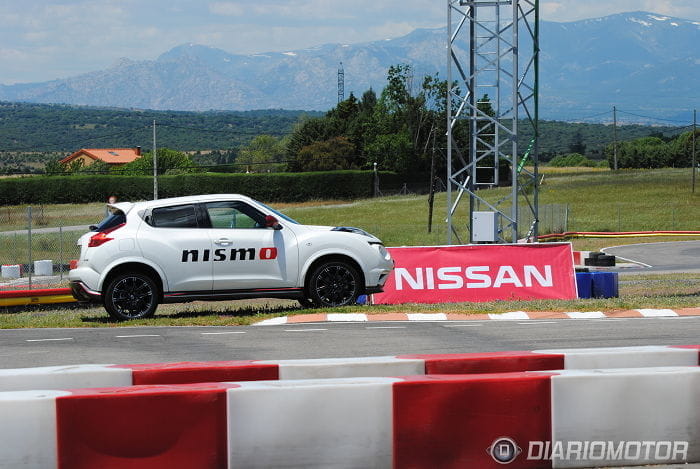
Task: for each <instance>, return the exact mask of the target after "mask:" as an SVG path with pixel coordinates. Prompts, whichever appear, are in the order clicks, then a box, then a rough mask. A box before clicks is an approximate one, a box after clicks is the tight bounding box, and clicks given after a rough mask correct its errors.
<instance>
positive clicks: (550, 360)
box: [398, 352, 564, 375]
mask: <svg viewBox="0 0 700 469" xmlns="http://www.w3.org/2000/svg"><path fill="white" fill-rule="evenodd" d="M398 358H406V359H420V360H425V374H426V375H442V374H444V375H459V374H472V373H510V372H515V371H538V370H563V369H564V354H560V353H557V354H545V353H533V352H487V353H456V354H444V355H401V356H399V357H398Z"/></svg>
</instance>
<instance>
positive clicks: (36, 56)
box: [0, 0, 700, 84]
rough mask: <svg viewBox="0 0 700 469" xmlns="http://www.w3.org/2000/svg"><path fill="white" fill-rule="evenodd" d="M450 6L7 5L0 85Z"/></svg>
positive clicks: (269, 43) (138, 0) (556, 12)
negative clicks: (186, 48)
mask: <svg viewBox="0 0 700 469" xmlns="http://www.w3.org/2000/svg"><path fill="white" fill-rule="evenodd" d="M446 5H447V2H446V0H402V1H398V0H350V1H344V2H343V1H338V0H287V1H280V0H276V1H272V0H250V1H248V0H237V1H233V0H231V1H206V0H52V1H49V0H22V1H19V0H3V2H1V3H0V84H13V83H26V82H36V81H48V80H51V79H55V78H65V77H69V76H73V75H77V74H80V73H85V72H89V71H93V70H101V69H104V68H107V67H109V66H110V65H112V64H113V63H115V62H116V61H117V60H119V59H120V58H122V57H127V58H130V59H134V60H148V59H155V58H156V57H157V56H158V55H160V54H161V53H163V52H165V51H167V50H169V49H171V48H172V47H174V46H176V45H179V44H183V43H197V44H204V45H208V46H212V47H218V48H220V49H224V50H226V51H228V52H232V53H242V54H246V53H257V52H266V51H285V50H294V49H302V48H305V47H310V46H315V45H320V44H325V43H357V42H364V41H373V40H378V39H385V38H391V37H398V36H402V35H404V34H407V33H408V32H410V31H412V30H413V29H415V28H425V27H428V28H432V27H440V26H444V24H445V17H446V8H447V7H446ZM540 9H541V16H542V18H543V19H544V20H548V21H575V20H579V19H585V18H595V17H599V16H605V15H608V14H613V13H620V12H625V11H639V10H644V11H650V12H654V13H660V14H664V15H669V16H675V17H680V18H687V19H692V20H700V1H698V0H540Z"/></svg>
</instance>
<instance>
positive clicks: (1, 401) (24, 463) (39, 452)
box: [0, 391, 70, 468]
mask: <svg viewBox="0 0 700 469" xmlns="http://www.w3.org/2000/svg"><path fill="white" fill-rule="evenodd" d="M67 395H70V393H69V392H65V391H22V392H0V415H2V418H0V441H2V444H0V467H7V468H11V467H21V468H45V467H46V468H51V467H57V466H58V458H57V449H56V445H57V443H56V398H57V397H59V396H67Z"/></svg>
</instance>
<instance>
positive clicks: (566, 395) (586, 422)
mask: <svg viewBox="0 0 700 469" xmlns="http://www.w3.org/2000/svg"><path fill="white" fill-rule="evenodd" d="M699 399H700V368H697V367H663V368H662V367H659V368H627V369H610V370H588V371H584V370H564V371H560V372H557V375H555V376H553V377H552V451H554V445H555V444H557V443H556V442H562V443H561V447H560V452H559V454H558V455H557V457H553V467H555V468H559V467H604V466H623V465H643V464H669V463H671V462H685V460H683V459H681V457H682V456H683V455H684V454H683V451H682V450H683V449H685V450H686V451H685V456H687V462H700V445H699V444H698V442H699V441H700V412H699V411H698V403H699V402H700V400H699ZM569 442H574V443H569ZM578 442H580V445H579V443H578ZM586 442H588V444H587V445H586ZM669 442H670V443H669ZM685 442H687V444H685ZM572 445H573V446H572ZM620 445H622V446H620ZM572 447H573V449H574V450H578V451H574V452H573V453H572V452H571V451H567V450H571V449H572ZM620 448H621V449H620ZM669 451H670V453H669ZM562 452H563V453H562ZM583 452H586V453H587V454H583ZM585 456H587V457H585Z"/></svg>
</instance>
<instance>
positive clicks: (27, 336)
mask: <svg viewBox="0 0 700 469" xmlns="http://www.w3.org/2000/svg"><path fill="white" fill-rule="evenodd" d="M606 252H608V253H610V254H615V255H619V256H622V257H624V258H625V259H629V260H633V261H635V262H639V263H643V264H645V265H649V266H651V267H647V268H640V269H628V271H629V270H634V272H637V273H644V272H660V271H665V272H668V271H681V272H693V271H700V241H685V242H673V243H650V244H641V245H632V246H621V247H614V248H608V249H606ZM698 304H699V305H700V298H699V301H698ZM699 342H700V317H675V318H615V319H613V318H607V319H574V320H560V319H559V320H557V319H553V320H528V321H519V320H504V321H478V320H477V321H474V320H472V321H464V322H460V321H449V322H411V321H403V322H387V323H382V322H376V323H375V322H372V323H366V322H365V323H315V324H314V323H306V324H285V325H280V326H253V327H139V328H135V327H114V328H81V329H20V330H0V368H17V367H30V366H48V365H69V364H80V363H114V364H123V363H156V362H175V361H210V360H256V359H257V360H265V359H294V358H331V357H360V356H380V355H398V354H411V353H460V352H489V351H503V350H532V349H542V348H569V347H612V346H632V345H674V344H697V343H699Z"/></svg>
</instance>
